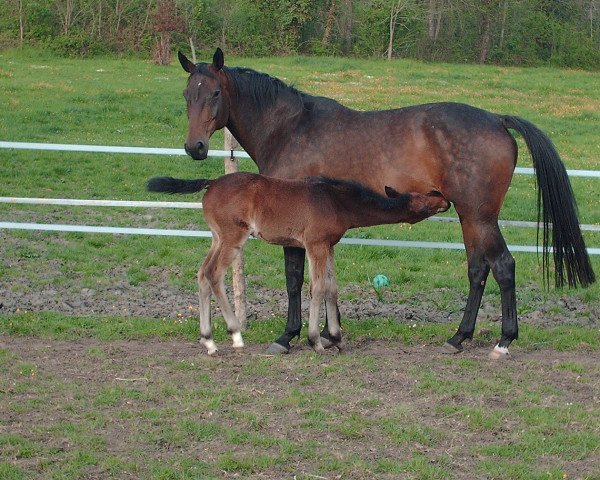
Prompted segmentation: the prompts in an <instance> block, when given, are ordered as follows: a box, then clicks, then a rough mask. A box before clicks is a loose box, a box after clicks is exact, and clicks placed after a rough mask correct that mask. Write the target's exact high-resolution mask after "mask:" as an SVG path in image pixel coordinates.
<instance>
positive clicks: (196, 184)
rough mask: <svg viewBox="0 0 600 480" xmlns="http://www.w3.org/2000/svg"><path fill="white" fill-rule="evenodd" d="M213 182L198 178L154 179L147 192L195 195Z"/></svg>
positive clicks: (150, 182)
mask: <svg viewBox="0 0 600 480" xmlns="http://www.w3.org/2000/svg"><path fill="white" fill-rule="evenodd" d="M211 182H212V180H209V179H208V178H197V179H195V180H183V179H180V178H173V177H153V178H151V179H150V180H148V182H147V183H146V190H148V191H150V192H162V193H195V192H199V191H201V190H204V189H205V188H208V186H209V185H210V183H211Z"/></svg>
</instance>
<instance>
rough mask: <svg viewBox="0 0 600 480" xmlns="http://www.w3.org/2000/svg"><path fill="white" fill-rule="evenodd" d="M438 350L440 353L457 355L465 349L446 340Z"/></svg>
mask: <svg viewBox="0 0 600 480" xmlns="http://www.w3.org/2000/svg"><path fill="white" fill-rule="evenodd" d="M438 351H439V352H440V353H445V354H450V355H455V354H457V353H460V352H462V351H463V349H462V347H460V348H457V347H455V346H454V345H452V344H451V343H448V342H446V343H444V344H443V345H442V346H441V347H440V348H439V349H438Z"/></svg>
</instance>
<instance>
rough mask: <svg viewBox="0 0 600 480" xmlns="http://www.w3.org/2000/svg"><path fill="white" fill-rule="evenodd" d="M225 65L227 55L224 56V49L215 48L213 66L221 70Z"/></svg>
mask: <svg viewBox="0 0 600 480" xmlns="http://www.w3.org/2000/svg"><path fill="white" fill-rule="evenodd" d="M223 65H225V57H224V56H223V50H221V49H220V48H219V47H217V49H216V50H215V54H214V55H213V67H215V68H216V69H217V70H221V69H222V68H223Z"/></svg>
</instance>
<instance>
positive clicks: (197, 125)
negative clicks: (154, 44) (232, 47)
mask: <svg viewBox="0 0 600 480" xmlns="http://www.w3.org/2000/svg"><path fill="white" fill-rule="evenodd" d="M179 62H180V63H181V66H182V67H183V69H184V70H185V71H186V72H188V73H189V74H190V78H189V79H188V83H187V87H186V89H185V90H184V91H183V96H184V97H185V100H186V102H187V113H188V123H189V126H188V134H187V138H186V140H185V145H184V146H185V151H186V153H187V154H188V155H189V156H191V157H192V158H193V159H194V160H204V159H205V158H206V156H207V154H208V141H209V139H210V136H211V135H212V134H213V132H214V131H215V130H219V129H221V128H223V127H224V126H225V125H226V124H227V121H228V119H229V101H228V98H227V91H226V90H227V85H226V82H225V74H224V72H223V64H224V60H223V52H222V51H221V49H220V48H217V50H216V51H215V54H214V55H213V61H212V63H198V64H194V63H193V62H191V61H190V60H188V59H187V58H186V56H185V55H184V54H183V53H181V52H179Z"/></svg>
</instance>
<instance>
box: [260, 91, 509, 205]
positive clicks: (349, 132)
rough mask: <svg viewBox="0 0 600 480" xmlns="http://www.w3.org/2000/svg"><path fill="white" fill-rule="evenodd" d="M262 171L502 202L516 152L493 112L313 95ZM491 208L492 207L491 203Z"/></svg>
mask: <svg viewBox="0 0 600 480" xmlns="http://www.w3.org/2000/svg"><path fill="white" fill-rule="evenodd" d="M303 115H304V116H305V118H304V119H303V120H302V121H301V122H300V123H299V127H297V128H296V129H295V131H294V135H290V136H289V137H288V138H289V141H288V142H286V143H283V144H281V145H280V147H279V149H278V150H275V152H274V155H275V158H274V159H273V161H271V162H269V165H270V166H269V167H268V168H267V169H266V171H265V172H264V173H266V174H268V175H272V176H277V177H284V178H302V177H305V176H308V175H311V176H316V175H325V176H329V177H334V178H344V179H351V180H357V181H359V182H361V183H363V184H365V185H367V186H368V187H370V188H371V189H373V190H375V191H376V192H378V193H380V194H384V189H385V186H391V187H393V188H394V189H396V190H398V191H414V192H422V193H428V192H431V191H439V192H441V193H442V194H443V195H444V197H446V198H447V199H448V200H450V201H452V202H453V203H455V204H456V203H458V204H461V203H469V202H472V201H473V198H475V197H477V196H482V195H483V196H485V197H487V198H488V199H489V200H490V202H491V203H494V204H497V203H501V202H502V199H503V198H504V194H505V193H506V190H507V189H508V185H509V184H510V180H511V178H512V172H513V170H514V166H515V162H516V157H517V148H516V143H515V141H514V139H513V137H512V136H511V135H510V133H508V131H507V130H506V128H505V127H504V126H503V124H502V121H501V117H500V116H499V115H496V114H494V113H491V112H488V111H486V110H482V109H480V108H476V107H472V106H470V105H466V104H462V103H451V102H443V103H429V104H423V105H415V106H410V107H404V108H399V109H393V110H383V111H370V112H359V111H356V110H352V109H348V108H346V107H343V106H341V105H340V106H339V108H333V107H332V104H331V103H330V102H326V103H324V104H323V105H320V102H319V101H318V98H317V99H315V100H314V105H313V107H312V109H311V110H310V111H306V112H305V113H304V114H303ZM494 208H496V207H495V206H494Z"/></svg>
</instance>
